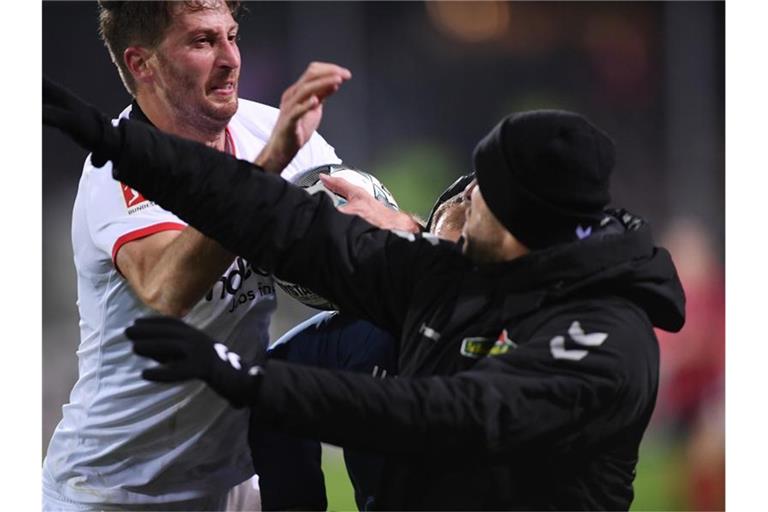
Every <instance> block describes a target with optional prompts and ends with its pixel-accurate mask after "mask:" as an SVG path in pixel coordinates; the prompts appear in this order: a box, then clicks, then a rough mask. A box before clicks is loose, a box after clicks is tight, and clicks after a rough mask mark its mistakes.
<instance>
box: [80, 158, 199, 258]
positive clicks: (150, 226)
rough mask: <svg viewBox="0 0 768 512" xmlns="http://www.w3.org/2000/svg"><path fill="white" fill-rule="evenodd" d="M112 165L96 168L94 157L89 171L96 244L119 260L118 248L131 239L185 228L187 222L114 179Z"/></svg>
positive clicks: (89, 204)
mask: <svg viewBox="0 0 768 512" xmlns="http://www.w3.org/2000/svg"><path fill="white" fill-rule="evenodd" d="M111 167H112V164H111V163H109V162H108V163H107V164H106V165H105V166H104V167H102V168H98V169H97V168H94V167H93V166H92V165H91V162H90V157H89V158H88V159H87V160H86V163H85V166H84V169H83V172H84V173H85V174H86V180H87V184H86V187H87V189H86V201H87V204H86V212H87V219H88V231H89V233H90V236H91V239H92V240H93V243H94V245H95V246H96V247H97V248H98V249H99V250H101V251H103V252H104V253H106V254H108V255H110V257H111V259H112V262H113V263H115V261H116V259H117V253H118V251H119V250H120V249H121V248H122V247H123V246H124V245H125V244H126V243H128V242H131V241H133V240H138V239H140V238H144V237H147V236H150V235H153V234H155V233H159V232H161V231H169V230H183V229H184V228H186V226H187V225H186V223H185V222H183V221H181V220H180V219H179V218H178V217H177V216H176V215H174V214H172V213H171V212H168V211H166V210H163V209H162V208H161V207H160V206H158V205H157V204H155V203H154V202H152V201H149V200H147V199H146V198H145V197H144V196H143V195H142V194H141V193H140V192H138V191H137V190H135V189H133V188H131V187H129V186H127V185H125V184H123V183H120V182H119V181H116V180H114V179H113V178H112V169H111Z"/></svg>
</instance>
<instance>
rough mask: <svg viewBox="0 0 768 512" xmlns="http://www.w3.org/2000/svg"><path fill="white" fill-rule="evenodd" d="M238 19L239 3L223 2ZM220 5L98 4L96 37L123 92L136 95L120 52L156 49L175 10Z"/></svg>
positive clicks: (104, 1) (102, 1) (103, 0)
mask: <svg viewBox="0 0 768 512" xmlns="http://www.w3.org/2000/svg"><path fill="white" fill-rule="evenodd" d="M225 3H226V4H227V6H228V7H229V11H230V12H231V13H232V17H234V18H237V15H238V13H239V11H240V2H239V1H227V2H225ZM217 5H220V2H218V1H210V0H209V1H205V0H197V1H195V0H191V1H185V2H142V1H127V2H118V1H111V0H99V36H101V39H102V40H103V41H104V44H105V45H106V47H107V49H108V50H109V55H110V57H111V58H112V62H114V63H115V66H117V70H118V71H119V72H120V78H122V79H123V84H125V88H126V89H128V92H129V93H131V95H135V94H136V82H135V81H134V80H133V76H131V73H130V71H128V68H127V67H126V65H125V62H124V61H123V52H125V49H126V48H128V47H129V46H134V45H141V46H146V47H148V48H155V47H156V46H157V45H158V44H160V41H162V39H163V36H164V35H165V32H166V31H167V30H168V27H170V25H171V22H172V20H173V16H174V14H175V10H178V7H175V9H174V6H181V8H183V9H186V10H189V11H198V10H202V9H210V8H212V7H215V6H217Z"/></svg>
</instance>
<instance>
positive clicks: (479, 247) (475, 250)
mask: <svg viewBox="0 0 768 512" xmlns="http://www.w3.org/2000/svg"><path fill="white" fill-rule="evenodd" d="M463 240H464V245H462V247H461V252H463V253H464V255H465V256H467V257H468V258H469V259H470V260H472V261H473V262H475V263H477V264H478V265H482V264H484V263H495V262H497V261H499V255H498V250H497V247H496V245H495V244H484V243H478V242H477V240H473V239H471V238H469V237H467V236H466V235H465V236H464V238H463Z"/></svg>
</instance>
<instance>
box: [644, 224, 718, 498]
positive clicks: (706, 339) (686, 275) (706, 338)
mask: <svg viewBox="0 0 768 512" xmlns="http://www.w3.org/2000/svg"><path fill="white" fill-rule="evenodd" d="M662 240H663V243H662V245H664V246H665V247H667V248H668V249H669V251H670V252H671V253H672V258H673V259H674V261H675V264H676V265H677V269H678V272H679V273H680V279H681V281H682V283H683V287H684V288H685V293H686V298H687V305H686V324H685V327H684V328H683V330H682V331H680V332H679V333H678V334H675V335H670V334H669V333H665V332H662V331H657V335H658V336H659V344H660V349H661V383H660V387H659V399H658V404H657V407H656V417H655V418H654V419H655V423H656V426H657V427H661V428H662V429H664V431H665V432H666V433H667V434H669V435H671V437H672V438H673V440H675V441H677V442H679V443H684V448H683V453H684V461H683V462H682V465H683V468H682V469H683V471H684V475H683V479H684V481H685V488H684V489H681V492H682V493H683V495H684V496H683V498H684V499H685V501H686V504H685V505H686V508H689V509H691V510H723V509H724V507H725V414H724V409H725V393H724V388H725V286H724V284H725V283H724V268H723V265H722V263H721V262H720V260H719V251H718V248H716V247H714V246H713V243H712V236H711V234H710V232H709V231H708V230H707V228H706V226H705V225H703V224H702V223H700V222H698V221H696V220H693V219H676V220H674V221H673V222H672V223H671V224H670V227H669V229H668V230H667V232H666V233H665V234H664V236H663V238H662Z"/></svg>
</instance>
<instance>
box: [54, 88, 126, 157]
mask: <svg viewBox="0 0 768 512" xmlns="http://www.w3.org/2000/svg"><path fill="white" fill-rule="evenodd" d="M43 124H46V125H48V126H53V127H55V128H58V129H59V130H61V131H63V132H64V133H66V134H67V135H69V136H70V137H72V138H73V139H74V140H75V142H77V143H78V144H79V145H80V146H82V147H83V148H85V149H86V150H88V151H90V152H91V153H92V155H91V163H92V164H93V165H94V166H96V167H101V166H103V165H104V164H105V163H106V162H107V160H112V161H113V162H114V163H115V164H117V161H116V158H117V157H118V156H119V155H120V146H121V143H122V133H121V130H120V128H119V127H116V126H113V125H112V122H111V121H110V120H109V119H108V118H107V117H105V116H104V115H103V114H102V113H101V112H100V111H99V109H97V108H96V107H94V106H93V105H91V104H90V103H86V102H85V101H83V100H81V99H80V98H78V97H77V96H76V95H74V94H73V93H71V92H69V91H68V90H67V89H65V88H63V87H62V86H60V85H58V84H57V83H55V82H53V81H51V80H48V79H47V78H45V77H43Z"/></svg>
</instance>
